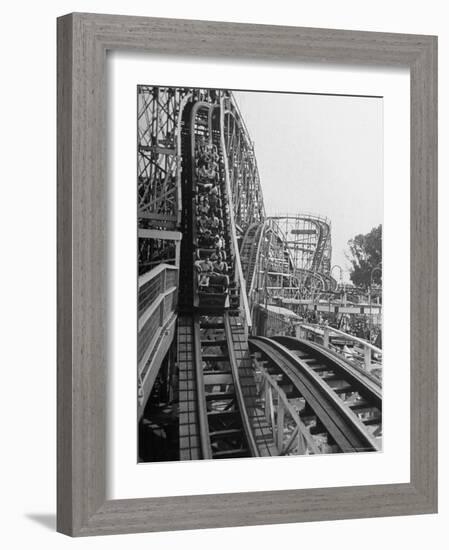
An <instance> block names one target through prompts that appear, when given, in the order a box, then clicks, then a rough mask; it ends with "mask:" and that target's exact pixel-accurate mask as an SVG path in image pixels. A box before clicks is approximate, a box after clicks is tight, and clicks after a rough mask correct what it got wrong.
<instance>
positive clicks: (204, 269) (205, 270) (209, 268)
mask: <svg viewBox="0 0 449 550" xmlns="http://www.w3.org/2000/svg"><path fill="white" fill-rule="evenodd" d="M194 265H195V269H196V271H197V273H198V286H203V287H204V286H209V281H210V276H211V274H212V272H213V269H214V266H213V264H212V262H211V261H210V260H209V258H205V259H204V260H196V262H195V264H194Z"/></svg>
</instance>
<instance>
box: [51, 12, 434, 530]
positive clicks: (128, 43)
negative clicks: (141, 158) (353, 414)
mask: <svg viewBox="0 0 449 550" xmlns="http://www.w3.org/2000/svg"><path fill="white" fill-rule="evenodd" d="M108 50H133V51H138V52H147V53H165V54H166V53H169V54H181V53H189V54H191V55H196V56H218V57H226V58H230V59H232V58H236V57H245V58H254V59H256V58H257V59H265V60H274V61H276V60H278V61H285V60H288V61H290V62H295V61H298V62H299V61H318V62H320V61H325V62H331V63H357V64H359V65H360V64H366V65H373V64H377V65H390V66H407V67H408V68H409V69H410V75H411V88H410V94H411V141H410V147H411V155H410V156H411V182H410V185H411V187H410V189H411V225H410V231H411V266H410V269H411V272H410V274H411V296H410V300H411V339H410V341H411V365H410V369H411V410H410V421H411V434H410V436H411V440H410V441H411V449H410V453H411V475H410V478H411V479H410V483H401V484H386V485H368V486H350V487H338V488H337V487H335V488H320V489H301V490H285V491H284V490H282V491H263V492H249V493H248V492H243V493H231V494H213V495H197V496H180V497H164V498H144V499H129V500H112V501H108V500H106V496H105V495H106V474H105V464H106V451H105V447H106V446H105V437H106V434H105V432H106V403H105V392H104V387H105V383H106V372H107V365H108V355H107V349H106V328H105V327H106V321H107V295H106V293H107V288H106V286H105V285H104V284H103V282H104V281H105V280H106V269H107V261H106V259H107V257H106V248H107V246H106V245H107V239H108V235H107V232H106V227H107V223H106V202H107V186H106V147H105V118H106V115H105V112H106V107H105V99H104V98H105V94H106V78H105V66H106V63H105V62H106V52H107V51H108ZM57 494H58V504H57V529H58V531H60V532H62V533H65V534H68V535H72V536H82V535H100V534H114V533H132V532H141V531H164V530H179V529H197V528H213V527H231V526H239V525H261V524H274V523H289V522H301V521H318V520H332V519H342V518H362V517H374V516H393V515H405V514H425V513H433V512H436V511H437V38H436V37H434V36H421V35H406V34H389V33H377V32H358V31H357V32H356V31H345V30H329V29H311V28H298V27H278V26H267V25H248V24H236V23H217V22H209V21H188V20H175V19H153V18H144V17H128V16H118V15H98V14H82V13H74V14H70V15H66V16H63V17H61V18H59V19H58V493H57Z"/></svg>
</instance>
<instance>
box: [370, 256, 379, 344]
mask: <svg viewBox="0 0 449 550" xmlns="http://www.w3.org/2000/svg"><path fill="white" fill-rule="evenodd" d="M376 271H380V273H382V264H379V265H376V266H375V267H373V269H372V270H371V273H370V278H369V329H370V335H371V329H372V309H371V294H372V287H373V274H374V273H375V272H376Z"/></svg>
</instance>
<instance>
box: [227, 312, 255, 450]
mask: <svg viewBox="0 0 449 550" xmlns="http://www.w3.org/2000/svg"><path fill="white" fill-rule="evenodd" d="M223 321H224V326H225V334H226V340H227V342H228V353H229V363H230V366H231V373H232V379H233V381H234V391H235V395H236V398H237V405H238V409H239V412H240V418H241V421H242V425H243V430H244V433H245V437H246V441H247V443H248V446H249V449H250V451H251V456H255V457H259V456H260V453H259V449H258V447H257V443H256V440H255V438H254V434H253V431H252V429H251V423H250V421H249V417H248V413H247V410H246V406H245V400H244V397H243V391H242V386H241V384H240V378H239V369H238V364H237V359H236V357H235V351H234V341H233V338H232V329H231V324H230V322H229V314H228V313H227V312H226V313H225V314H224V316H223Z"/></svg>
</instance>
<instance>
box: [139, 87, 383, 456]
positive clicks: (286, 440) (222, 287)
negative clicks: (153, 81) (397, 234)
mask: <svg viewBox="0 0 449 550" xmlns="http://www.w3.org/2000/svg"><path fill="white" fill-rule="evenodd" d="M138 157H139V163H138V170H139V173H138V251H139V295H138V303H139V323H138V326H139V332H138V357H139V364H138V401H139V407H138V410H139V420H140V423H139V440H140V445H139V460H141V461H147V460H174V459H175V460H192V459H222V458H244V457H263V456H277V455H288V454H319V453H341V452H372V451H377V450H380V449H381V448H382V391H381V378H380V377H378V376H373V375H372V373H370V371H369V369H363V368H360V367H359V366H357V365H355V364H354V363H351V362H350V361H347V360H346V359H345V357H344V355H342V354H338V353H336V352H335V351H332V349H329V348H326V347H325V346H323V345H321V344H320V343H317V342H316V341H315V342H311V341H310V340H307V339H305V338H293V337H291V336H285V335H284V336H282V335H279V334H278V335H277V336H273V337H267V335H266V334H264V331H263V330H262V331H261V330H260V326H259V325H260V323H259V321H258V319H259V315H260V311H261V310H264V311H268V308H269V306H273V305H274V304H278V305H279V304H282V305H285V304H290V305H291V304H296V303H300V302H301V300H305V299H309V300H310V299H312V300H313V299H317V297H319V296H320V294H323V293H326V292H332V291H335V289H336V287H337V282H336V281H335V279H333V278H332V276H331V265H330V262H331V225H330V222H329V220H327V219H325V218H322V217H319V216H313V215H309V214H298V215H295V216H292V215H279V216H271V217H270V216H267V215H266V212H265V206H264V202H263V194H262V186H261V182H260V177H259V172H258V168H257V162H256V156H255V152H254V146H253V144H252V141H251V139H250V136H249V132H248V130H247V128H246V126H245V123H244V120H243V116H242V114H241V112H240V110H239V108H238V105H237V101H236V99H235V97H234V95H233V94H232V92H230V91H225V90H206V89H188V88H158V87H149V86H139V88H138ZM265 332H266V331H265ZM281 334H282V333H281ZM156 447H159V450H160V449H161V448H162V447H163V448H164V449H165V452H159V454H158V453H156V452H154V449H155V448H156Z"/></svg>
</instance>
